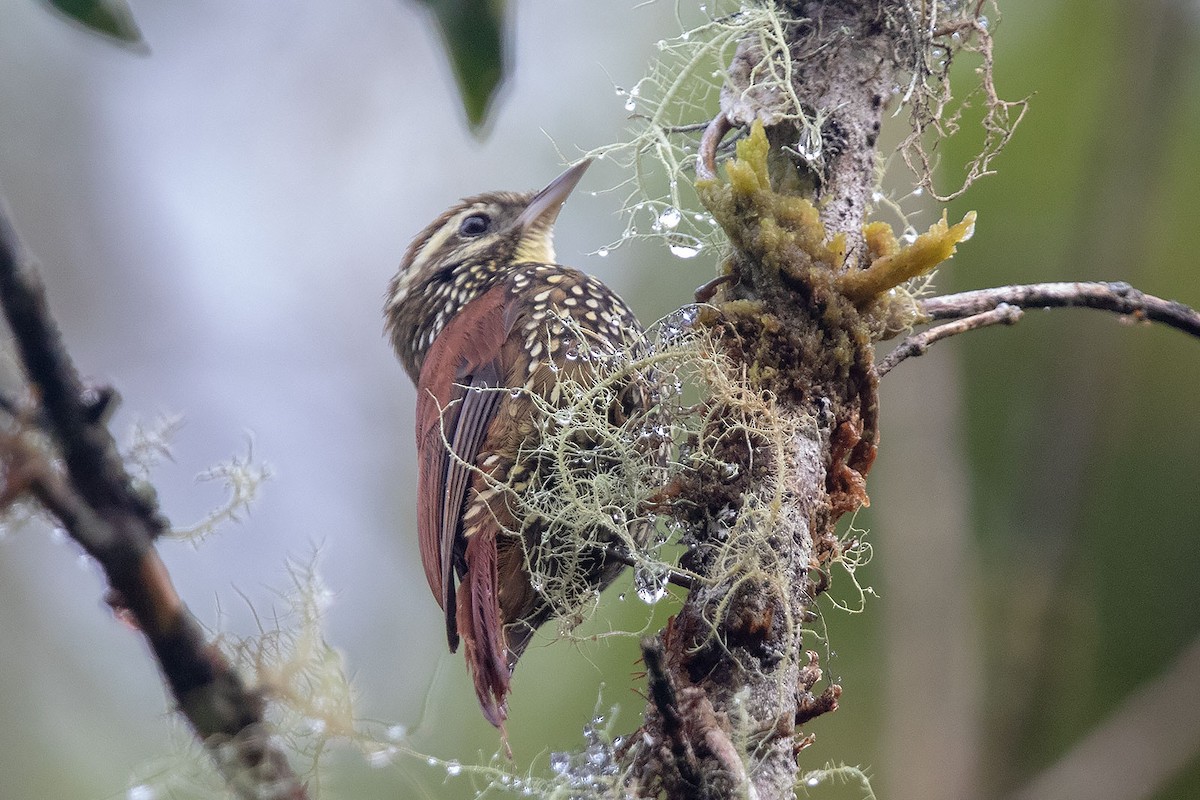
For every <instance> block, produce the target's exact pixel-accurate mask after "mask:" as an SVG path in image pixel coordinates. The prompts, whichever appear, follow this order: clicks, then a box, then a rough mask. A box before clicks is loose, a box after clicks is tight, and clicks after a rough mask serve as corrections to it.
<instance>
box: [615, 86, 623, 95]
mask: <svg viewBox="0 0 1200 800" xmlns="http://www.w3.org/2000/svg"><path fill="white" fill-rule="evenodd" d="M613 88H615V89H616V91H617V97H624V96H625V94H626V92H625V90H624V89H622V88H621V87H620V86H615V87H613Z"/></svg>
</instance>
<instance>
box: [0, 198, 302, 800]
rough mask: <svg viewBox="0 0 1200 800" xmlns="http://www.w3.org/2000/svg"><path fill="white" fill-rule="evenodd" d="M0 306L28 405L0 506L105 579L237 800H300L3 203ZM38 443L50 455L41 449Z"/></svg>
mask: <svg viewBox="0 0 1200 800" xmlns="http://www.w3.org/2000/svg"><path fill="white" fill-rule="evenodd" d="M0 304H2V305H3V308H4V314H5V317H6V318H7V320H8V324H9V327H10V329H11V330H12V333H13V336H14V340H15V344H16V348H17V350H18V352H19V354H20V360H21V363H22V365H23V366H24V369H25V373H26V376H27V378H28V381H29V385H30V390H31V391H30V394H31V395H32V396H33V397H35V398H36V402H37V406H36V407H35V408H33V409H30V410H28V411H25V410H23V409H21V408H20V406H19V404H17V403H16V402H14V401H12V400H7V401H6V402H5V404H4V408H3V410H4V411H6V412H8V415H9V417H10V421H9V423H8V424H7V425H6V426H5V428H4V431H3V433H2V434H0V459H2V460H3V467H4V469H3V480H4V485H3V489H2V493H0V501H2V502H4V503H5V504H8V503H11V502H13V501H15V500H16V499H18V498H19V497H20V496H22V495H24V494H28V495H31V496H33V497H35V498H36V499H37V500H38V501H39V502H40V503H41V505H42V506H43V507H44V508H45V509H46V510H47V511H48V512H49V513H50V514H52V515H53V516H54V517H55V518H56V519H57V520H58V521H59V522H60V523H61V524H62V526H63V528H64V529H65V530H66V531H67V533H68V534H69V535H70V536H71V538H72V539H74V540H75V541H76V542H78V543H79V544H80V546H82V547H83V549H84V550H86V551H87V553H88V554H89V555H90V556H92V557H93V558H95V559H96V561H97V562H98V563H99V564H100V566H101V567H102V568H103V569H104V573H105V575H106V577H107V580H108V584H109V587H110V594H109V597H108V601H109V603H110V605H112V606H113V608H114V609H115V610H116V611H117V613H118V614H119V615H120V616H121V617H122V618H123V619H126V620H128V621H129V622H130V623H131V624H133V625H134V626H136V627H137V628H138V629H139V630H140V631H141V632H142V634H143V635H144V636H145V637H146V641H147V643H148V644H149V645H150V648H151V650H152V651H153V652H154V655H155V658H156V659H157V660H158V664H159V667H160V669H161V670H162V673H163V677H164V679H165V680H166V682H167V685H168V686H169V687H170V690H171V693H172V695H173V696H174V698H175V700H176V702H177V703H178V706H179V710H180V711H181V712H182V713H183V714H184V716H185V717H187V719H188V721H189V723H190V724H191V726H192V728H193V730H194V732H195V734H196V736H197V737H198V738H199V739H200V740H201V741H203V742H204V744H205V746H206V747H207V748H208V750H209V752H210V753H211V755H212V756H213V758H214V760H215V761H216V763H217V766H218V768H219V769H220V771H221V773H222V774H223V775H224V776H225V779H226V781H227V782H228V784H229V786H230V788H231V790H233V792H234V793H235V794H236V795H237V796H239V797H243V798H279V799H280V800H284V799H285V798H286V799H287V800H302V799H303V798H306V797H307V796H308V795H307V791H306V789H305V787H304V785H303V784H302V783H301V782H300V779H299V778H298V777H297V776H296V775H295V773H294V772H292V770H291V767H290V766H289V765H288V763H287V757H286V756H285V755H284V753H283V752H282V751H281V750H280V749H279V747H278V745H277V744H276V743H274V742H273V741H272V739H271V736H270V731H269V730H268V727H267V724H266V722H265V720H264V716H263V709H264V703H263V699H262V697H261V696H260V695H259V694H258V693H256V692H255V691H253V690H251V689H249V688H248V687H247V686H246V685H245V684H244V682H243V681H242V679H241V678H240V677H239V676H238V674H237V673H236V672H235V670H234V669H233V667H232V665H231V664H230V663H229V661H228V660H227V659H226V658H225V657H224V656H223V655H222V654H221V652H220V651H219V650H218V649H217V648H216V647H215V646H213V645H211V644H210V643H209V642H208V641H207V640H206V638H205V635H204V631H203V629H202V628H201V626H200V623H199V622H198V621H197V620H196V618H195V617H193V616H192V614H191V613H190V612H189V611H188V610H187V608H186V606H184V604H183V601H182V600H181V599H180V597H179V595H178V593H177V592H176V591H175V588H174V586H173V585H172V583H171V579H170V575H169V574H168V572H167V569H166V567H165V566H164V565H163V562H162V560H161V559H160V558H159V556H158V552H157V550H156V549H155V546H154V540H155V539H156V538H157V537H158V536H159V535H160V534H162V533H164V532H165V531H166V530H168V528H169V525H168V523H167V520H166V519H165V518H164V517H163V516H162V514H161V513H160V512H159V510H158V507H157V503H156V502H155V500H154V499H153V495H152V493H150V492H149V491H139V489H138V487H137V486H136V485H135V484H134V482H133V481H132V480H131V478H130V475H129V473H128V472H127V471H126V469H125V466H124V464H123V463H122V460H121V456H120V454H119V452H118V450H117V446H116V442H115V441H114V440H113V438H112V435H111V433H110V432H109V431H108V428H107V427H106V425H105V417H106V416H107V413H106V412H107V411H108V408H109V406H110V405H111V402H112V397H113V393H112V392H111V390H106V389H105V390H96V389H90V388H87V387H85V386H84V385H83V384H82V382H81V381H80V379H79V374H78V372H77V370H76V369H75V366H74V364H73V363H72V361H71V358H70V356H69V355H68V353H67V351H66V349H65V347H64V345H63V342H62V337H61V335H60V333H59V330H58V327H57V325H56V324H55V323H54V321H53V318H52V317H51V314H50V310H49V306H48V304H47V300H46V294H45V290H44V287H43V285H42V283H41V280H40V278H39V277H38V275H37V273H36V271H35V269H34V265H33V260H32V258H31V256H30V255H29V253H28V252H26V251H25V249H24V247H23V245H22V244H21V242H20V239H19V238H18V236H17V233H16V230H15V227H14V225H13V223H12V220H11V218H10V216H9V212H8V209H7V207H6V206H4V205H3V204H2V203H0ZM29 420H33V421H34V422H35V423H36V430H35V429H34V426H32V425H30V424H29ZM42 436H44V437H47V438H48V439H49V440H50V443H51V448H52V450H53V451H54V454H51V453H47V452H46V449H45V447H44V446H43V445H41V444H40V442H39V437H42ZM55 455H59V456H61V464H62V466H61V467H59V466H58V465H57V464H56V463H55V461H56V459H55Z"/></svg>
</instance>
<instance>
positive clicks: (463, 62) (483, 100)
mask: <svg viewBox="0 0 1200 800" xmlns="http://www.w3.org/2000/svg"><path fill="white" fill-rule="evenodd" d="M422 2H424V3H425V4H426V5H427V6H429V7H430V9H432V10H433V13H434V16H436V17H437V21H438V27H439V28H441V33H442V43H443V44H444V45H445V47H446V51H447V53H448V54H449V56H450V64H451V66H452V67H453V69H454V78H455V80H456V81H457V82H458V91H459V94H460V95H461V97H462V103H463V108H464V109H465V110H466V112H467V123H468V124H469V125H470V126H471V128H472V130H476V131H478V130H479V128H480V126H482V125H483V122H484V120H485V119H486V118H487V111H488V105H489V104H490V103H491V100H492V96H493V95H494V94H495V92H496V88H497V87H498V86H499V85H500V81H501V80H502V79H503V78H504V0H422Z"/></svg>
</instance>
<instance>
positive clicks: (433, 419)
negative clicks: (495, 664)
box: [417, 286, 511, 650]
mask: <svg viewBox="0 0 1200 800" xmlns="http://www.w3.org/2000/svg"><path fill="white" fill-rule="evenodd" d="M505 300H506V291H505V289H504V287H503V286H497V287H496V288H494V289H491V290H490V291H488V292H487V293H486V294H484V295H483V296H482V297H479V298H478V299H476V300H474V301H472V302H471V303H469V304H468V305H467V306H466V307H464V308H463V309H462V311H460V312H459V313H458V314H456V315H455V316H454V318H453V319H452V320H451V321H450V322H449V323H448V324H447V325H446V327H445V328H444V329H443V330H442V332H441V333H440V334H439V335H438V337H437V339H436V340H435V341H434V342H433V345H432V346H431V347H430V348H429V352H428V354H427V355H426V357H425V362H424V364H423V365H422V367H421V375H420V379H419V381H418V383H417V463H418V474H417V534H418V541H419V543H420V549H421V563H422V564H423V566H424V567H425V577H426V579H427V580H428V581H429V588H430V589H431V590H432V591H433V595H434V597H436V598H437V599H438V602H439V603H440V604H441V606H442V610H443V611H444V612H445V615H446V637H447V640H448V641H449V644H450V649H451V650H455V649H456V648H457V647H458V638H459V637H458V625H457V623H456V620H455V615H456V609H457V605H458V604H457V603H456V598H455V588H454V566H455V562H456V561H461V559H462V558H463V548H464V546H465V543H464V541H463V535H462V530H461V527H462V526H461V520H462V514H463V509H464V506H465V505H466V500H467V492H468V490H469V487H470V484H471V476H472V474H473V467H474V466H475V463H476V460H477V456H478V455H479V449H480V445H481V444H482V443H483V440H484V438H485V437H486V435H487V430H488V427H489V426H490V425H491V422H492V420H493V419H494V418H495V414H496V409H497V407H498V406H499V403H500V398H501V395H502V392H500V391H497V390H496V387H499V386H500V383H501V380H502V376H503V370H502V367H501V363H500V353H501V347H502V345H503V344H504V341H505V339H507V338H508V333H509V328H510V326H511V320H509V319H507V309H506V303H505ZM447 443H449V448H447Z"/></svg>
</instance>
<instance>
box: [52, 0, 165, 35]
mask: <svg viewBox="0 0 1200 800" xmlns="http://www.w3.org/2000/svg"><path fill="white" fill-rule="evenodd" d="M47 1H48V2H49V3H50V5H52V6H54V7H55V8H57V9H58V10H59V11H61V12H62V13H63V14H66V15H67V16H68V17H70V18H71V19H73V20H77V21H78V22H80V23H82V24H83V25H85V26H86V27H87V28H88V29H90V30H93V31H95V32H96V33H101V34H104V35H105V36H111V37H112V38H114V39H118V40H120V41H122V42H128V43H129V44H141V43H142V42H143V39H142V32H141V30H139V29H138V26H137V23H136V22H134V20H133V12H132V11H130V10H129V5H128V4H127V3H126V2H125V0H47Z"/></svg>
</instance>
